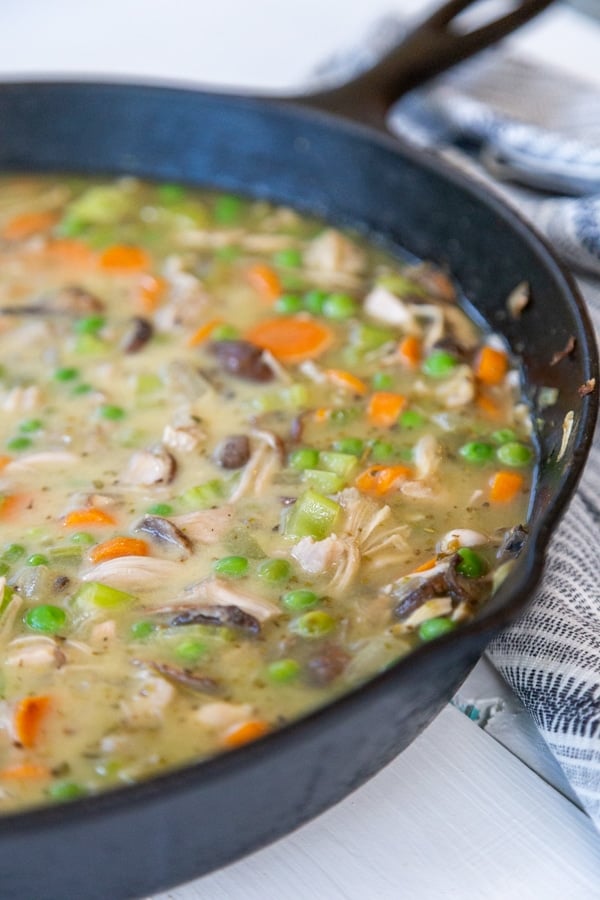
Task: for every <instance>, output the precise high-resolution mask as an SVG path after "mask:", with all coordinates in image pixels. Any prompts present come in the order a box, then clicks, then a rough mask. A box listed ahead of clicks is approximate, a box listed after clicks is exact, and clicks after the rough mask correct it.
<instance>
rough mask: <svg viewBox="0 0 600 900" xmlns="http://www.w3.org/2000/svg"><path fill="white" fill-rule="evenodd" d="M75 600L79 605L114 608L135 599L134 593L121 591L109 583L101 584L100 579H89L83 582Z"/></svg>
mask: <svg viewBox="0 0 600 900" xmlns="http://www.w3.org/2000/svg"><path fill="white" fill-rule="evenodd" d="M74 600H75V602H76V603H77V604H78V605H79V606H84V607H85V606H87V607H90V606H100V607H102V608H103V609H112V608H114V607H119V606H125V605H126V604H128V603H131V602H132V601H133V600H135V597H134V596H133V595H132V594H127V593H126V592H125V591H119V590H117V588H113V587H110V586H109V585H108V584H101V582H99V581H88V582H87V584H83V585H82V586H81V587H80V588H79V590H78V591H77V593H76V594H75V597H74Z"/></svg>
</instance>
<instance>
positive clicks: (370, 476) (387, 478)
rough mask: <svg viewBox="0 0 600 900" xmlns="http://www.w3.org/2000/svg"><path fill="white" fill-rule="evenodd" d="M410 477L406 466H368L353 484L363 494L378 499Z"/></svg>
mask: <svg viewBox="0 0 600 900" xmlns="http://www.w3.org/2000/svg"><path fill="white" fill-rule="evenodd" d="M411 475H412V472H411V470H410V469H409V468H408V466H370V467H369V468H368V469H365V471H364V472H361V473H360V475H359V476H358V478H357V479H356V481H355V482H354V484H355V485H356V487H357V488H358V489H359V491H362V492H363V493H364V494H373V495H374V496H376V497H380V496H381V495H382V494H387V493H388V491H391V490H392V489H393V488H395V487H396V484H397V483H398V481H405V480H406V479H407V478H410V477H411Z"/></svg>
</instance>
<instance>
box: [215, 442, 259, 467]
mask: <svg viewBox="0 0 600 900" xmlns="http://www.w3.org/2000/svg"><path fill="white" fill-rule="evenodd" d="M213 459H214V461H215V462H216V464H217V465H218V466H221V468H222V469H241V468H242V466H245V465H246V463H247V462H248V460H249V459H250V440H249V439H248V436H247V435H245V434H231V435H229V437H226V438H225V439H224V440H223V441H221V443H220V444H219V445H218V447H217V448H216V449H215V452H214V453H213Z"/></svg>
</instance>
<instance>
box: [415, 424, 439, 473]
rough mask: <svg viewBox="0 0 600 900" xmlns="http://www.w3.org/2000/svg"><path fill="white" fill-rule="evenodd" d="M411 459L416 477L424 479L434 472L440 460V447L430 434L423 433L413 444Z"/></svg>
mask: <svg viewBox="0 0 600 900" xmlns="http://www.w3.org/2000/svg"><path fill="white" fill-rule="evenodd" d="M413 460H414V464H415V471H416V474H417V478H418V479H420V480H421V481H424V480H426V479H428V478H431V477H432V476H433V475H435V474H436V472H437V470H438V469H439V467H440V463H441V461H442V447H441V444H440V443H439V441H438V440H436V438H434V436H433V435H432V434H424V435H423V437H422V438H420V439H419V440H418V441H417V443H416V444H415V446H414V449H413Z"/></svg>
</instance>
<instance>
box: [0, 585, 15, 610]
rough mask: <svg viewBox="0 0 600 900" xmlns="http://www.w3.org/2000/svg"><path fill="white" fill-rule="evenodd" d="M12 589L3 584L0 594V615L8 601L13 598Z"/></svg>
mask: <svg viewBox="0 0 600 900" xmlns="http://www.w3.org/2000/svg"><path fill="white" fill-rule="evenodd" d="M13 593H14V591H13V589H12V588H11V587H10V585H8V584H5V585H4V587H3V588H2V594H0V613H3V612H4V610H5V609H6V607H7V606H8V604H9V603H10V601H11V600H12V598H13Z"/></svg>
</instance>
